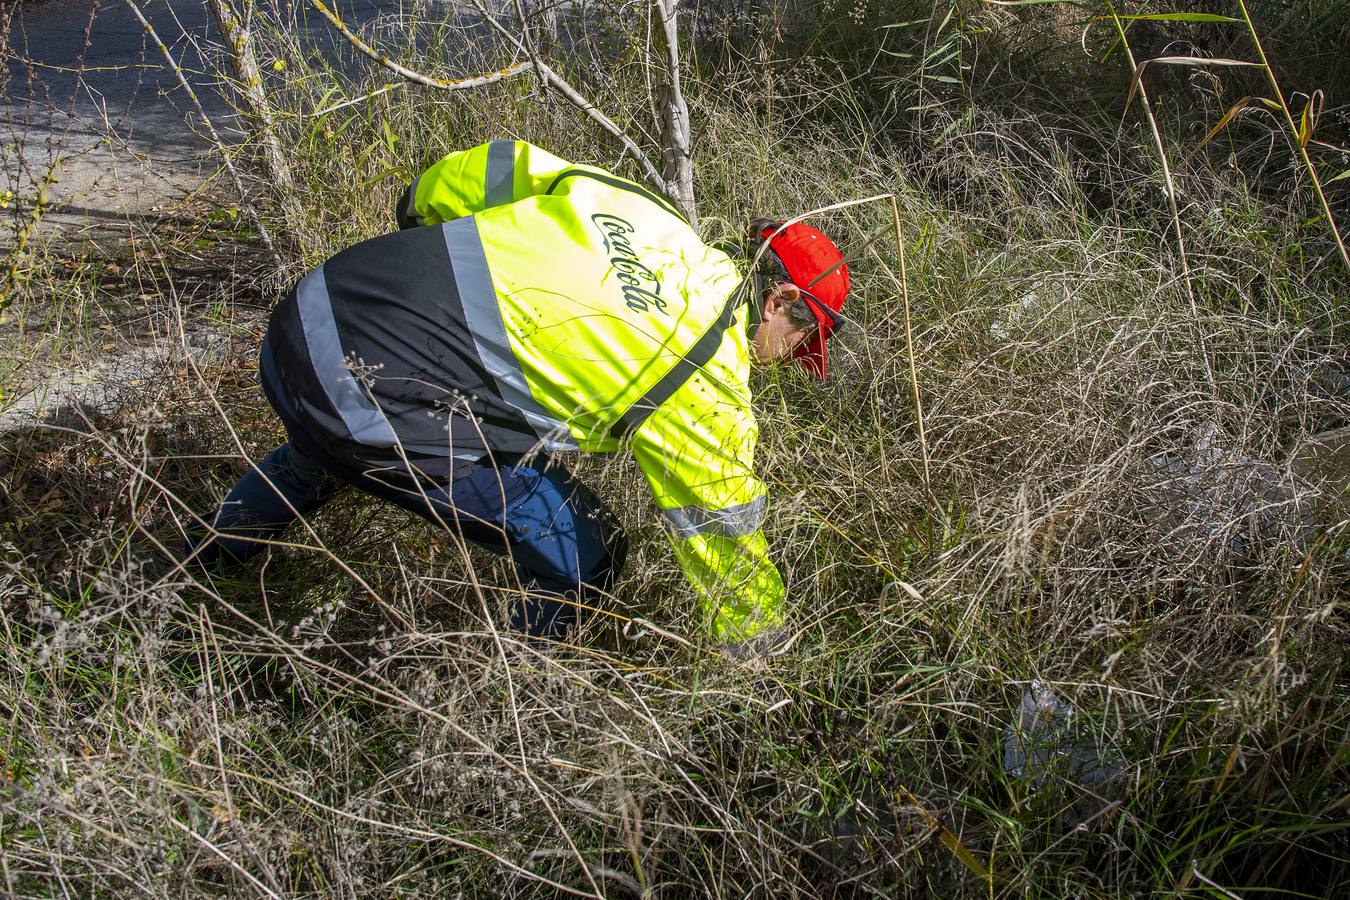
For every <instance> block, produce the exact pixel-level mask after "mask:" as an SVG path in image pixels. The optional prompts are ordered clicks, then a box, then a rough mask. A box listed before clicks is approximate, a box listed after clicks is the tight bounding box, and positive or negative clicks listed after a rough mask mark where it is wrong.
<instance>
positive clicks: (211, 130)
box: [124, 0, 285, 269]
mask: <svg viewBox="0 0 1350 900" xmlns="http://www.w3.org/2000/svg"><path fill="white" fill-rule="evenodd" d="M124 2H125V3H126V5H127V7H128V8H130V9H131V12H132V14H133V15H134V16H136V18H137V19H139V20H140V22H141V25H142V26H143V27H144V28H145V33H146V34H147V35H149V37H150V40H152V41H154V43H155V46H156V47H158V48H159V52H160V54H161V55H163V57H164V59H165V61H166V62H168V64H169V68H170V69H172V70H173V74H174V75H175V76H176V77H177V78H178V83H179V84H180V85H182V87H183V91H184V92H185V93H186V94H187V96H188V99H189V100H191V101H192V106H193V107H194V108H195V109H196V110H197V115H199V116H201V119H202V124H203V125H205V126H206V131H207V133H208V134H209V135H210V136H211V143H213V144H215V146H216V151H217V152H218V153H219V154H220V158H221V160H222V161H223V162H224V163H225V170H226V171H228V172H229V173H230V178H231V179H232V180H233V181H234V188H235V190H236V191H238V192H239V205H240V206H242V207H244V212H246V213H247V214H248V217H249V221H251V222H252V223H253V227H254V228H256V229H258V240H260V241H262V245H263V246H264V247H266V248H267V252H268V253H270V254H272V260H273V262H275V263H276V266H277V268H278V269H283V268H285V263H284V262H283V261H282V259H281V254H280V253H278V252H277V248H276V245H275V244H273V243H272V236H271V235H270V234H269V233H268V231H267V226H266V225H264V224H263V220H262V217H261V216H260V215H258V210H257V208H256V207H255V206H254V205H253V204H252V203H251V202H249V200H248V192H247V190H245V188H244V180H243V178H241V177H240V176H239V170H238V169H236V168H235V167H234V160H232V159H231V158H230V153H229V151H228V150H227V149H226V148H225V142H224V141H223V140H221V137H220V134H219V133H217V131H216V126H215V125H213V124H212V123H211V117H210V116H208V115H207V114H206V109H205V107H203V106H202V102H201V100H199V99H197V92H196V91H194V90H193V89H192V85H191V84H189V83H188V80H187V76H186V75H185V74H183V67H182V66H180V65H179V64H178V61H177V60H175V59H174V58H173V54H172V53H170V52H169V48H168V47H167V46H165V44H164V41H162V40H160V37H159V33H158V32H157V31H155V26H153V25H151V24H150V20H149V19H147V18H146V17H145V15H144V14H143V13H142V12H141V8H140V7H139V6H137V5H136V0H124ZM190 124H191V123H189V125H190Z"/></svg>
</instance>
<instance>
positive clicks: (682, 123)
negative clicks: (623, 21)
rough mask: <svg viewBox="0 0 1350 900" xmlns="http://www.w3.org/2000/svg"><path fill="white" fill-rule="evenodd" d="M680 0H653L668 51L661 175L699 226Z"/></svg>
mask: <svg viewBox="0 0 1350 900" xmlns="http://www.w3.org/2000/svg"><path fill="white" fill-rule="evenodd" d="M678 6H679V0H653V2H652V11H653V12H654V13H655V14H656V16H657V17H658V19H659V20H660V21H659V22H658V25H659V26H660V27H658V28H655V29H653V30H654V31H655V34H656V39H657V41H658V43H659V44H660V46H661V48H662V49H664V51H665V52H664V55H665V60H664V63H665V69H666V77H665V80H664V81H663V82H662V83H661V84H660V86H659V87H658V88H657V90H658V92H659V96H658V97H657V107H658V109H659V110H660V111H661V175H662V177H663V178H664V179H665V181H666V191H667V193H669V194H670V198H671V199H672V200H674V201H675V205H676V206H678V207H679V208H680V211H681V212H683V213H684V215H685V217H686V218H687V219H689V223H690V224H691V225H693V226H694V227H695V228H697V227H698V207H697V205H696V203H695V202H694V161H693V154H692V150H691V147H690V138H689V107H688V106H687V105H686V104H685V102H684V94H683V92H681V90H680V33H679V17H678V16H677V15H676V8H677V7H678Z"/></svg>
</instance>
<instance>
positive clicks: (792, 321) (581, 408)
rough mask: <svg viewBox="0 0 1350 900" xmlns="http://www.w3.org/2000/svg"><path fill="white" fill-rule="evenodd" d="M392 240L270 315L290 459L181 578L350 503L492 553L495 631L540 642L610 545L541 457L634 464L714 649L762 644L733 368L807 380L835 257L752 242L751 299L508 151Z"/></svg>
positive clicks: (489, 149)
mask: <svg viewBox="0 0 1350 900" xmlns="http://www.w3.org/2000/svg"><path fill="white" fill-rule="evenodd" d="M398 222H399V226H400V229H401V230H399V231H397V232H394V233H392V234H387V235H383V236H380V237H376V238H372V239H371V240H367V241H362V242H361V243H359V244H356V245H355V246H353V247H350V248H348V249H346V250H344V251H342V252H341V253H338V254H337V255H336V256H334V257H332V258H331V259H329V260H328V261H327V262H325V263H324V264H323V265H321V266H319V267H318V268H317V269H315V270H314V271H312V272H310V273H309V274H308V275H306V276H305V277H304V278H303V279H301V280H300V282H299V283H298V284H297V285H296V286H295V287H294V288H293V289H292V290H291V291H290V292H289V293H288V294H287V295H286V297H285V299H284V300H282V302H281V303H280V304H279V305H278V306H277V308H276V310H275V311H274V312H273V315H272V319H271V323H270V326H269V328H268V331H267V337H266V339H265V340H264V341H263V344H262V348H261V369H262V384H263V389H264V390H265V391H266V394H267V398H268V400H269V401H270V402H271V404H272V406H273V407H274V408H275V409H276V411H277V414H278V415H279V416H280V417H281V420H282V422H283V423H284V424H285V426H286V431H287V435H288V437H289V441H288V442H287V443H286V444H283V445H282V446H281V447H279V448H277V449H276V450H275V451H273V452H272V453H271V454H270V455H269V456H268V457H267V458H266V459H265V460H263V461H262V462H260V463H259V464H258V469H257V470H254V471H250V472H249V473H248V474H247V475H245V476H244V478H243V479H242V480H241V481H240V482H239V483H238V484H237V485H235V487H234V488H233V489H232V490H231V491H230V493H229V495H228V496H227V497H226V498H225V500H224V502H223V503H222V505H221V507H220V509H219V510H218V511H217V512H216V513H215V515H214V518H213V520H212V525H213V526H214V529H215V534H214V535H213V536H212V538H211V539H209V540H206V541H201V542H199V543H198V544H197V545H196V547H195V548H194V551H195V557H196V558H197V559H199V560H200V561H202V562H204V563H208V564H209V563H214V562H216V561H218V560H222V559H226V560H228V559H233V560H241V559H244V558H247V557H249V556H252V555H253V554H255V553H257V552H258V551H260V550H261V549H262V548H263V546H264V543H263V541H265V540H267V539H272V538H275V537H277V536H278V535H279V534H280V533H281V531H282V530H283V529H284V528H285V527H286V525H287V523H289V522H290V521H291V520H292V519H293V518H294V517H295V515H296V514H297V513H307V512H310V511H312V510H314V509H316V508H318V507H319V506H320V505H321V504H323V503H324V501H325V500H327V499H328V498H329V497H330V496H331V495H332V493H333V491H334V489H335V488H336V487H337V486H338V485H339V484H340V483H342V482H345V483H347V484H351V485H355V486H356V487H359V488H361V489H362V490H365V491H367V492H369V493H371V494H375V495H377V496H379V497H382V498H384V499H386V500H389V501H390V502H392V503H395V504H397V505H399V506H401V507H403V508H405V509H408V510H411V511H413V512H416V513H418V514H420V515H422V516H424V517H426V518H428V519H430V520H432V521H434V522H436V523H438V524H441V525H443V526H444V527H446V528H449V529H453V530H455V531H457V532H458V533H460V534H462V535H463V536H464V537H465V538H466V539H468V540H471V541H473V542H475V543H478V544H481V545H484V546H487V547H490V548H492V549H493V550H495V551H497V552H499V553H503V554H509V555H510V557H511V558H512V560H513V561H514V563H515V565H516V567H517V569H518V571H519V574H520V577H521V583H522V585H524V586H525V588H526V592H525V595H524V596H523V597H522V600H521V601H519V602H518V603H517V604H516V605H515V607H514V610H515V611H514V615H513V619H514V621H513V624H514V625H515V627H517V628H518V629H521V630H523V631H526V632H528V633H529V634H531V635H536V636H547V637H557V636H560V635H561V634H563V632H565V631H566V629H567V627H568V626H569V625H570V624H572V623H573V622H574V621H575V620H576V619H577V604H578V603H582V604H584V603H586V600H585V593H586V589H587V587H588V586H594V587H598V588H600V589H602V590H603V589H607V588H608V587H609V586H610V585H611V584H612V582H613V579H614V577H615V575H616V574H617V572H618V570H619V569H620V567H621V566H622V564H623V556H624V547H625V544H624V540H623V536H622V533H621V532H620V531H619V529H618V528H617V527H616V525H615V523H614V520H613V517H612V516H611V515H610V513H609V511H608V510H606V509H605V507H604V506H603V505H602V504H601V502H600V501H599V500H598V498H597V497H596V496H595V495H594V494H593V493H592V492H591V491H590V490H588V489H587V488H586V487H585V486H584V485H582V484H580V483H579V482H577V481H576V480H575V479H574V478H573V477H572V475H571V474H570V473H569V472H568V471H567V470H566V469H564V468H562V467H561V466H560V465H558V464H557V463H550V462H548V460H547V457H546V456H545V455H544V454H543V453H541V451H545V452H552V451H559V450H581V451H588V452H611V451H615V450H619V449H620V448H622V447H628V448H630V449H631V450H632V452H633V454H634V456H635V457H636V458H637V463H638V466H639V467H640V468H641V470H642V472H643V474H644V475H645V476H646V479H647V483H648V485H649V486H650V488H651V490H652V493H653V494H654V495H655V499H656V506H657V508H658V510H659V512H660V515H661V517H662V519H663V522H664V524H665V526H666V528H667V530H668V531H669V533H670V535H671V540H672V543H673V545H674V548H675V554H676V556H677V557H678V559H679V562H680V565H681V567H682V568H683V569H684V571H685V573H686V575H687V576H688V577H689V580H690V581H691V582H692V583H693V585H694V587H695V589H696V591H697V593H698V595H699V596H700V598H701V600H702V601H703V604H704V606H705V610H704V611H705V613H706V615H707V618H708V621H709V623H710V626H711V628H712V631H713V637H714V638H715V639H716V640H717V641H718V642H720V643H727V644H732V645H741V646H742V647H749V648H755V647H756V645H757V644H762V643H764V642H765V640H766V639H767V637H768V635H770V634H772V633H773V629H774V628H775V627H776V626H778V625H780V623H781V622H782V605H783V581H782V578H781V577H780V576H779V574H778V571H777V570H776V569H775V568H774V566H773V564H772V563H771V562H770V561H769V557H768V547H767V545H766V543H765V540H764V536H763V534H762V533H761V531H760V523H761V521H762V520H763V518H764V512H765V503H766V497H765V488H764V485H763V484H762V483H761V482H760V481H759V480H758V479H757V478H755V475H754V471H753V457H754V448H755V438H756V424H755V418H754V415H753V413H752V411H751V408H750V386H749V376H750V366H751V362H752V361H755V362H759V363H768V362H772V361H775V360H786V359H795V360H796V361H798V362H799V363H801V364H803V365H805V366H807V367H808V368H809V369H810V370H811V371H813V372H814V373H816V374H817V375H820V376H823V375H824V373H825V343H824V341H825V338H826V337H827V336H828V335H829V333H830V331H831V329H832V328H833V327H834V325H835V323H836V321H837V320H838V319H837V312H838V310H839V309H840V307H841V306H843V303H844V298H845V295H846V294H847V292H848V284H849V277H848V269H847V267H846V266H845V265H843V261H842V258H841V257H840V255H839V251H838V249H837V248H836V247H835V245H834V244H833V243H831V242H830V240H829V239H828V238H826V237H825V236H824V235H823V234H821V233H820V232H819V231H817V230H816V229H814V228H812V227H810V226H808V225H804V224H795V225H792V226H789V227H788V228H786V229H784V230H782V231H781V232H779V233H777V234H776V235H775V232H778V230H779V226H778V224H777V223H766V222H761V223H756V225H755V226H752V232H753V233H752V250H753V249H755V248H757V247H758V245H759V243H760V242H762V241H763V240H765V239H769V248H768V250H767V252H766V253H765V254H764V255H763V258H764V259H767V260H769V261H770V262H771V264H772V265H773V266H775V267H776V269H775V272H774V273H771V275H770V277H769V278H768V279H767V280H763V281H762V280H761V279H760V278H759V277H758V276H756V275H753V274H750V275H747V273H746V272H745V271H744V269H745V266H746V263H745V261H744V260H739V261H738V260H735V259H733V258H732V257H731V256H729V255H728V254H727V253H725V252H724V251H722V250H720V249H715V248H713V247H710V246H708V245H706V244H704V243H703V241H702V240H701V239H700V238H699V236H698V234H697V233H696V232H695V231H694V230H693V229H692V228H691V227H690V226H689V224H688V223H687V222H686V221H685V220H684V219H683V218H682V217H681V216H680V214H679V213H678V212H677V211H676V209H675V207H674V206H672V205H671V203H670V202H669V201H668V200H666V199H665V198H664V197H661V196H659V195H658V194H655V193H653V192H652V191H650V190H648V189H646V188H644V187H641V186H640V185H637V184H635V183H633V182H631V181H627V180H625V179H622V178H619V177H617V176H615V175H612V174H610V173H609V172H606V171H604V170H603V169H599V168H595V167H593V166H585V165H573V164H571V163H567V162H564V161H563V160H561V159H559V158H557V157H556V156H553V155H552V154H550V153H548V152H546V151H544V150H541V149H539V148H538V147H534V146H532V145H530V144H527V143H525V142H523V141H508V140H499V141H493V142H491V143H489V144H484V145H482V146H480V147H475V148H473V149H472V150H465V151H463V152H459V153H452V154H450V155H449V156H446V157H445V158H444V159H442V160H441V161H440V162H438V163H436V164H435V165H434V166H432V167H431V168H430V169H428V170H427V171H426V172H424V173H423V174H422V175H421V176H420V177H419V178H418V179H417V180H415V181H414V182H413V184H412V186H411V187H409V188H408V190H407V192H406V193H405V194H404V196H403V199H402V200H401V201H400V203H399V208H398ZM822 276H823V277H822ZM747 277H750V278H751V279H752V282H753V283H752V285H748V286H744V287H743V282H744V281H745V280H746V278H747ZM813 282H814V284H813ZM808 288H809V290H808ZM259 471H260V472H261V474H259ZM757 636H758V638H757ZM756 638H757V640H753V642H752V639H756Z"/></svg>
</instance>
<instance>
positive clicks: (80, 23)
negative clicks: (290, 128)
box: [0, 0, 404, 246]
mask: <svg viewBox="0 0 1350 900" xmlns="http://www.w3.org/2000/svg"><path fill="white" fill-rule="evenodd" d="M139 5H140V7H141V9H142V10H143V11H144V12H145V15H146V17H147V18H148V19H149V20H150V22H151V24H152V25H153V26H154V28H155V30H156V31H157V32H158V34H159V35H160V37H161V38H162V39H163V41H164V42H165V44H167V45H168V46H169V48H170V50H171V52H172V53H173V55H174V56H175V58H176V59H178V60H179V62H180V64H181V65H182V66H183V68H184V69H185V71H187V72H188V73H189V76H190V80H191V82H192V84H193V87H194V90H195V91H196V93H197V95H198V97H199V98H200V99H201V101H202V103H203V105H204V106H205V108H206V110H207V114H208V115H209V116H210V117H211V118H212V120H213V122H214V123H215V125H216V127H217V128H218V129H221V130H223V131H224V132H225V133H226V134H227V136H228V135H230V133H231V127H230V126H231V123H232V121H233V118H232V115H231V113H232V110H231V108H230V106H229V104H228V102H227V101H226V99H224V98H225V96H226V95H227V92H228V88H227V86H225V85H224V84H222V83H221V82H220V80H219V79H217V78H216V77H215V76H214V75H213V74H212V69H213V68H214V66H213V64H212V63H210V62H209V60H208V59H207V58H204V57H208V58H209V57H210V55H211V53H210V49H209V48H211V47H212V46H216V45H217V37H216V34H215V29H214V27H213V26H212V24H211V22H210V16H209V14H208V12H207V10H206V8H205V5H204V4H203V3H202V2H201V0H140V3H139ZM260 5H264V6H266V7H269V8H272V7H276V8H279V9H280V10H281V11H282V13H283V15H285V16H287V18H288V20H289V22H290V27H291V29H292V30H293V31H294V32H297V33H300V34H301V36H302V37H304V38H306V39H307V40H308V41H310V42H312V43H313V45H315V46H317V47H319V48H323V49H324V50H325V51H326V52H330V53H333V55H334V57H335V58H342V59H343V65H344V66H358V65H364V63H362V62H359V61H357V60H354V59H351V58H350V57H351V55H350V54H349V53H342V52H340V51H335V50H334V41H335V40H337V38H336V37H335V35H334V34H333V32H332V30H331V28H330V27H329V26H328V24H327V23H326V22H324V21H323V20H322V19H320V18H319V17H318V16H317V15H316V14H314V13H313V12H312V10H310V9H309V7H308V6H307V4H305V3H303V2H302V0H260ZM337 6H338V8H339V9H340V10H341V12H342V14H343V15H344V17H345V18H346V19H347V21H348V22H349V23H351V24H353V25H355V26H360V25H363V24H369V23H371V22H372V21H374V20H375V19H377V18H378V17H382V16H397V15H400V14H402V12H403V9H404V4H403V3H402V2H401V0H340V2H339V3H338V4H337ZM6 56H7V59H6V69H7V72H6V78H5V82H4V91H3V94H0V121H3V122H4V124H5V125H6V126H7V127H6V129H5V130H6V131H7V132H8V133H9V134H10V135H12V140H9V141H6V142H5V146H4V148H3V158H2V159H0V163H2V164H3V182H0V192H2V191H4V190H8V191H11V192H12V193H13V195H14V198H15V199H14V200H10V201H8V202H10V203H15V202H17V203H18V204H20V205H21V207H26V208H31V206H32V203H33V199H34V197H35V196H36V194H37V189H38V185H40V184H41V183H42V182H43V180H44V179H45V178H46V177H47V176H48V173H49V172H50V173H51V174H52V175H53V176H54V178H55V182H54V184H52V185H51V187H50V189H49V192H48V199H49V202H50V203H51V204H52V206H51V210H50V213H49V214H48V215H47V216H45V217H44V220H43V223H42V229H43V233H44V234H45V235H47V236H48V237H49V238H54V239H58V240H80V239H98V238H99V237H100V236H105V235H107V234H109V233H110V232H115V231H116V230H118V228H119V227H120V229H121V230H125V228H126V227H127V226H135V225H137V224H142V225H144V224H145V223H146V222H147V221H149V220H153V219H154V218H155V217H156V216H157V215H159V214H160V213H161V212H163V211H165V210H170V209H172V208H173V206H174V205H175V204H176V203H177V202H179V201H180V200H181V199H182V198H183V197H184V196H185V195H186V194H187V193H189V192H191V191H192V190H194V189H195V188H197V187H199V186H200V185H201V184H202V182H203V180H204V179H207V178H209V177H211V176H212V174H213V173H214V172H215V170H216V168H217V166H218V157H217V155H216V153H215V151H214V150H213V149H212V148H211V146H210V144H209V143H208V142H207V141H206V140H205V139H204V135H203V134H200V133H194V132H201V131H202V129H201V125H200V119H199V117H198V115H197V113H196V112H195V110H193V108H192V104H191V102H190V100H189V98H188V97H187V96H186V95H185V94H184V92H183V89H182V87H181V86H180V85H179V83H178V80H177V78H176V77H175V76H174V74H173V73H172V72H171V71H170V70H169V69H168V68H167V66H166V65H165V64H164V60H163V57H162V56H161V55H160V52H159V50H158V49H157V48H156V47H155V46H154V44H153V43H151V42H150V41H148V40H147V36H146V33H145V29H144V28H143V27H142V26H141V24H140V23H139V22H138V21H137V20H136V19H135V17H134V16H133V15H132V13H131V12H130V10H129V9H128V8H127V6H126V3H125V0H30V2H26V3H21V4H20V5H19V6H18V7H17V8H16V9H15V10H14V11H13V17H12V20H11V23H10V29H9V33H8V52H7V54H6ZM263 62H264V64H265V65H266V64H268V63H270V62H271V60H264V61H263ZM185 116H186V118H185ZM188 122H191V123H192V125H191V127H189V125H188ZM229 190H232V188H229ZM3 212H8V213H11V214H12V212H13V208H12V207H11V208H9V209H7V210H4V211H3ZM5 230H6V231H8V230H10V229H5ZM10 240H12V236H11V235H5V234H2V233H0V246H2V245H3V243H6V242H8V241H10Z"/></svg>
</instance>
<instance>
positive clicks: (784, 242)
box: [750, 219, 849, 378]
mask: <svg viewBox="0 0 1350 900" xmlns="http://www.w3.org/2000/svg"><path fill="white" fill-rule="evenodd" d="M779 227H780V226H779V223H778V222H773V221H770V220H766V219H759V220H756V221H755V222H753V223H752V224H751V226H750V238H751V244H750V246H751V249H752V256H753V254H754V252H755V251H758V250H759V247H760V244H761V243H762V242H764V241H767V242H768V247H766V248H765V250H764V253H763V254H762V255H761V256H760V262H759V267H760V273H761V275H762V276H763V279H764V285H765V289H764V295H763V298H762V299H763V306H762V316H761V324H760V326H759V327H758V328H757V329H756V331H755V335H754V347H753V349H754V353H755V359H756V360H758V361H759V362H771V361H774V360H781V359H789V358H791V359H794V360H796V361H797V362H799V363H800V364H801V365H802V366H804V367H805V368H806V369H807V371H809V372H811V373H813V374H815V375H816V376H817V377H820V378H824V377H825V341H826V339H827V338H828V337H829V336H830V333H831V332H832V331H833V330H834V329H835V328H836V327H837V326H838V325H839V323H840V322H841V321H842V317H840V316H839V315H838V312H839V310H840V308H841V307H843V305H844V300H845V298H846V297H847V295H848V288H849V277H848V266H847V265H846V264H845V263H844V258H843V256H842V255H841V254H840V252H839V248H838V247H836V246H835V245H834V243H833V242H832V241H831V240H830V239H829V238H827V237H826V236H825V235H824V234H822V233H821V232H820V231H819V230H817V229H815V228H812V227H811V226H810V225H806V224H804V223H801V222H798V223H794V224H792V225H789V226H787V227H786V228H784V229H782V230H781V231H779Z"/></svg>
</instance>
